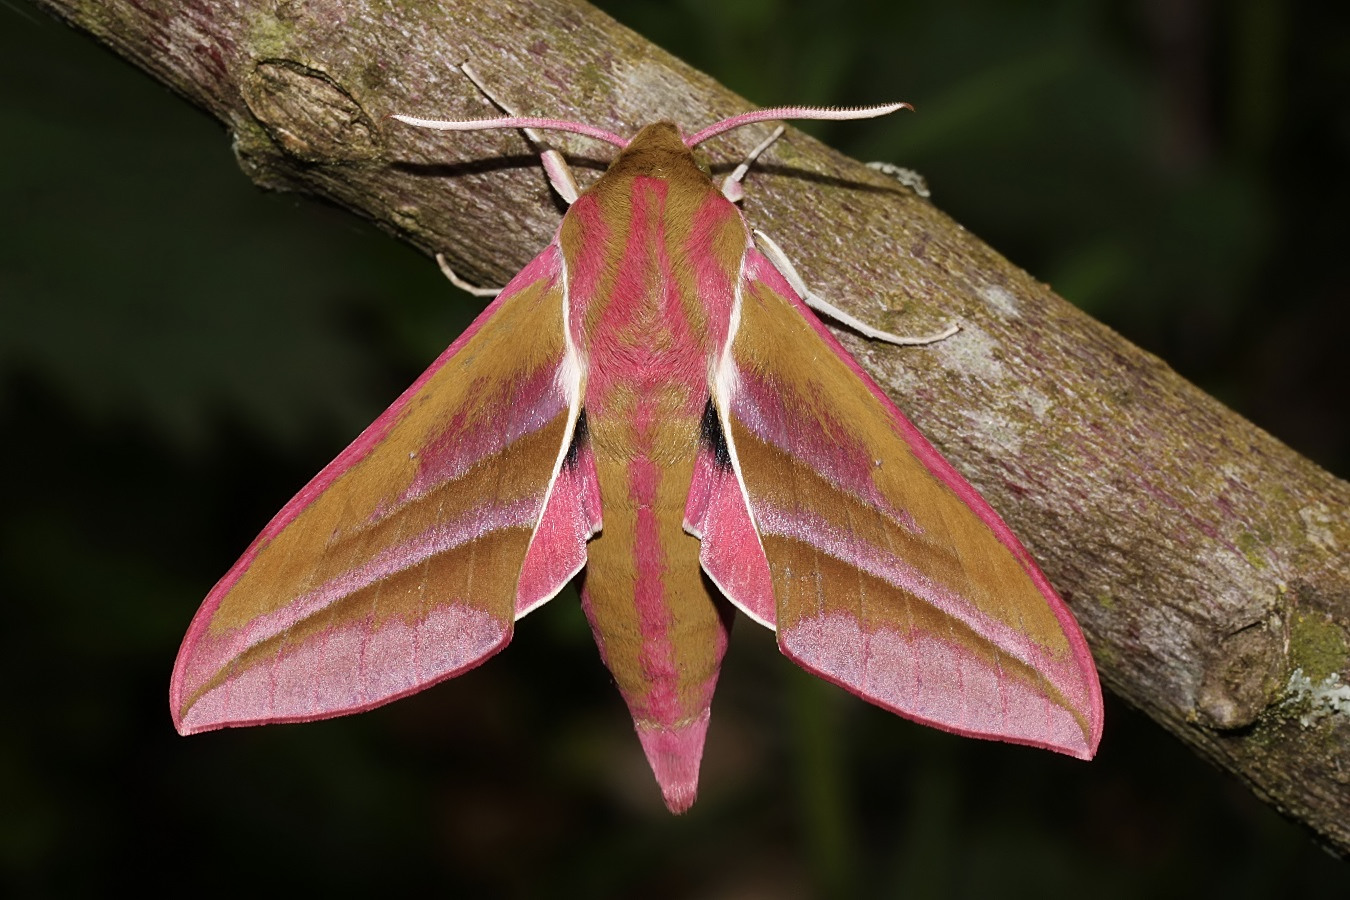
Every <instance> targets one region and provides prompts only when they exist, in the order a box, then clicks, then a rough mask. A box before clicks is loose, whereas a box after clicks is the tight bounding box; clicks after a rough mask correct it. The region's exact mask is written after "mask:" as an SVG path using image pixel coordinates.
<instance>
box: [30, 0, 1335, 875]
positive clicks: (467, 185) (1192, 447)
mask: <svg viewBox="0 0 1350 900" xmlns="http://www.w3.org/2000/svg"><path fill="white" fill-rule="evenodd" d="M39 2H40V3H41V5H43V6H45V7H46V8H48V9H49V10H51V11H53V12H55V13H56V14H57V15H60V16H62V17H63V18H65V19H67V20H69V21H70V22H71V23H72V24H74V25H76V26H77V27H79V28H82V29H84V30H86V31H88V32H90V33H92V34H94V35H95V36H97V37H98V38H99V39H100V40H103V41H105V42H106V43H108V44H110V45H111V46H112V47H114V48H115V49H116V50H117V51H118V52H119V53H121V54H123V55H124V56H126V57H127V58H128V59H130V60H132V61H133V62H135V63H136V64H137V65H139V66H141V67H143V68H144V69H146V70H147V71H149V72H151V73H152V74H154V75H155V76H156V77H157V78H159V79H161V80H162V81H164V82H165V83H167V84H169V85H170V86H172V87H173V88H174V89H175V90H177V91H178V92H180V93H181V94H183V95H184V96H185V97H187V98H188V99H189V100H191V101H192V102H194V103H196V104H198V105H199V106H202V107H204V108H205V109H207V110H209V111H210V112H211V113H212V114H213V115H215V116H217V117H218V118H219V119H220V120H221V121H222V122H223V123H225V126H226V127H227V129H229V131H230V133H231V135H232V137H233V140H234V146H235V150H236V153H237V155H238V158H239V162H240V164H241V166H242V167H243V168H244V171H245V172H247V173H248V175H249V176H250V177H251V178H252V179H253V180H254V181H256V182H257V183H258V184H260V185H264V186H266V187H270V188H276V189H283V190H296V191H304V192H307V193H311V194H315V195H318V196H321V197H325V198H327V199H329V200H331V201H334V202H336V203H339V204H341V205H343V206H345V207H347V208H349V209H351V210H353V211H354V212H357V213H359V214H361V215H364V216H367V217H369V218H370V219H372V220H374V221H376V222H377V223H379V224H380V225H382V226H383V227H385V228H386V229H388V230H389V231H391V232H393V233H395V234H396V235H398V236H399V237H400V238H402V239H404V240H407V241H410V242H411V243H413V244H415V245H416V246H418V247H420V248H422V249H423V250H425V251H428V252H431V251H440V252H443V253H445V254H446V255H447V257H448V258H449V259H450V261H451V262H452V263H453V264H454V265H455V267H456V268H457V269H458V271H459V272H460V273H461V274H462V275H463V276H465V277H466V278H468V279H469V280H471V281H477V282H479V283H490V284H501V283H504V282H505V280H506V279H507V278H509V276H510V275H511V274H513V273H514V272H515V271H516V270H518V269H519V268H521V267H522V266H523V265H524V264H525V263H526V262H527V261H528V260H529V259H530V258H531V257H532V256H533V255H534V254H535V253H536V252H538V250H539V249H540V248H541V247H542V246H543V245H544V244H545V243H546V242H547V241H548V240H549V239H550V237H551V236H552V232H553V230H554V228H555V227H556V225H557V222H558V218H559V215H560V211H559V208H558V205H557V202H556V200H554V199H553V197H552V195H551V194H550V193H549V190H548V187H547V183H546V181H545V180H544V177H543V175H542V174H541V172H540V170H539V169H538V167H537V165H536V160H535V158H534V156H533V152H532V150H531V149H530V147H529V145H527V143H526V142H525V141H524V139H523V138H522V137H521V135H520V134H519V133H517V132H482V133H469V134H457V135H444V134H438V133H430V132H425V131H418V130H414V129H411V128H406V127H403V126H400V125H399V124H397V123H394V122H391V121H388V120H386V119H385V118H384V117H385V116H386V115H387V114H389V113H393V112H406V113H412V114H417V115H428V116H437V117H445V118H452V117H476V116H482V115H489V114H492V113H493V110H491V109H490V108H489V107H487V106H485V104H484V101H483V98H482V96H481V95H480V94H479V93H478V92H477V91H476V90H475V89H474V88H473V86H472V85H471V84H470V83H469V82H468V81H467V80H466V79H465V78H464V77H463V75H462V74H461V73H460V72H459V71H458V70H457V69H456V67H455V64H456V63H459V62H461V61H463V60H466V59H468V60H472V61H473V62H474V64H475V67H476V69H477V71H478V72H479V74H480V75H481V76H483V77H484V78H485V79H486V80H487V81H488V83H490V84H491V85H492V86H493V87H494V92H495V93H496V94H497V95H498V96H499V97H501V98H503V99H505V100H506V101H507V102H509V103H510V104H512V105H513V106H515V107H516V109H517V110H518V111H519V112H521V113H522V114H535V115H555V116H560V117H566V118H572V119H577V120H581V121H585V122H588V123H591V124H594V125H597V126H600V127H602V128H605V129H608V130H611V131H615V132H618V133H621V134H632V133H634V132H635V130H636V129H637V127H638V126H640V125H641V124H643V123H646V122H649V121H654V120H656V119H661V118H668V119H672V120H674V121H676V122H679V123H681V124H683V125H685V126H686V127H688V128H693V127H698V126H701V125H702V124H705V123H707V122H709V121H712V120H713V119H716V118H721V117H723V116H726V115H730V114H733V113H736V112H739V111H742V110H744V109H746V108H747V106H746V104H745V103H744V101H742V100H740V99H739V98H737V97H735V96H734V95H732V94H731V93H729V92H728V91H726V90H725V89H723V88H721V87H719V86H718V85H717V84H716V83H714V82H713V81H712V80H711V79H710V78H708V77H707V76H705V75H703V74H701V73H699V72H696V71H694V70H692V69H691V68H690V67H688V66H687V65H684V64H683V63H681V62H680V61H679V60H677V59H674V58H672V57H671V56H669V55H668V54H666V53H664V52H662V51H661V50H659V49H658V48H656V47H654V46H653V45H651V44H649V43H647V42H646V41H645V40H643V39H642V38H640V37H639V36H637V35H635V34H633V33H631V32H629V31H627V30H626V29H624V28H623V27H621V26H620V25H618V24H617V23H615V22H614V21H612V20H610V19H609V18H607V17H606V16H604V15H603V14H602V13H600V12H598V11H596V10H595V9H593V8H591V7H589V6H586V5H584V4H582V3H579V2H567V0H536V2H525V0H474V2H472V3H466V2H461V3H456V2H449V0H447V2H441V3H396V2H390V0H192V2H169V0H100V2H98V3H88V2H77V0H39ZM767 127H768V126H764V127H763V130H756V129H755V128H747V129H744V130H742V131H740V132H736V133H733V134H732V135H729V136H728V137H727V138H725V139H719V140H717V141H714V142H710V144H709V145H707V151H708V153H709V155H710V156H712V157H713V158H714V159H716V160H722V161H729V162H734V161H737V160H739V159H740V157H741V156H742V155H743V154H744V153H745V151H747V150H748V149H749V148H750V146H752V145H753V144H754V143H755V142H757V141H758V140H759V139H760V138H761V137H762V136H763V134H764V133H766V132H767ZM550 140H552V141H553V143H554V145H555V146H557V147H559V148H560V149H562V150H563V151H564V152H565V153H567V154H568V155H569V158H570V159H571V160H572V162H573V164H574V166H579V167H580V174H581V176H582V178H583V181H584V180H585V178H586V176H587V175H588V174H589V175H591V176H593V175H594V174H595V172H596V171H598V170H599V169H601V168H603V165H604V161H605V160H606V159H607V158H609V154H610V153H611V151H610V149H609V148H607V147H605V146H603V145H598V144H596V143H595V142H591V141H586V140H583V139H574V138H571V137H568V136H559V137H556V138H550ZM745 209H746V214H747V216H748V217H749V218H750V220H751V221H752V223H754V224H755V225H757V226H758V227H761V228H764V229H766V230H767V231H769V233H770V234H772V235H774V236H776V237H777V239H778V240H779V242H780V243H781V244H782V245H783V246H784V248H785V249H786V250H787V252H788V253H789V255H790V256H792V257H793V259H794V260H795V261H796V263H797V265H798V268H799V269H800V270H801V271H802V273H803V275H804V276H805V277H806V279H807V281H808V282H809V283H810V284H811V285H812V286H813V288H814V289H816V290H817V291H818V292H819V293H821V294H823V295H824V296H826V297H829V298H831V299H833V300H834V301H835V302H837V303H838V304H839V305H840V306H843V307H845V308H846V309H849V310H850V311H851V312H853V313H855V314H857V315H859V316H860V317H862V318H864V319H865V320H868V321H870V322H872V323H874V324H877V325H879V326H881V327H885V328H887V329H888V330H892V331H902V332H906V333H922V332H925V331H928V330H931V329H932V328H933V327H934V326H936V325H938V324H940V323H945V322H947V321H950V320H953V319H955V320H959V321H960V322H961V324H962V326H963V330H962V331H961V333H960V334H959V335H957V336H956V337H954V338H951V339H950V340H948V341H946V342H944V343H942V344H940V345H938V346H936V347H933V348H928V349H918V350H915V349H897V348H891V347H886V346H882V345H877V344H873V343H869V342H866V341H863V340H860V339H857V338H855V337H854V336H852V335H848V334H844V335H842V340H843V341H844V342H845V344H846V345H847V346H848V347H849V348H850V350H852V351H853V352H854V353H855V355H856V356H857V357H858V359H859V360H860V362H861V363H862V364H863V365H864V367H865V368H867V369H868V371H870V372H871V373H872V375H873V376H874V377H875V378H876V379H877V381H878V382H879V383H880V384H881V385H882V386H883V387H884V388H886V389H887V390H888V391H889V392H890V393H891V394H892V395H893V396H894V397H895V399H896V400H897V402H898V403H899V404H900V406H901V407H902V408H903V409H905V410H907V411H908V412H909V413H910V415H911V417H912V418H913V419H914V421H915V423H916V424H917V425H918V426H919V427H920V428H921V429H922V430H923V431H924V432H925V433H927V434H928V435H929V436H930V437H931V438H932V440H933V441H934V443H935V444H936V445H937V446H938V447H939V448H940V449H941V450H942V451H943V452H944V453H945V454H946V455H947V456H948V457H949V458H950V459H951V460H952V461H953V463H954V464H955V465H956V466H957V468H959V469H960V470H961V471H962V472H963V473H964V474H965V475H966V476H967V477H968V478H969V479H970V481H971V482H972V483H973V484H974V485H975V486H976V487H977V488H978V489H979V490H980V491H981V492H983V493H984V494H985V496H986V497H988V498H989V500H990V502H991V503H992V504H993V505H994V506H995V507H996V508H997V509H998V510H999V511H1000V512H1001V513H1002V514H1003V516H1004V517H1005V518H1006V519H1007V520H1008V522H1009V524H1010V525H1011V526H1012V528H1013V529H1014V531H1016V532H1017V533H1018V534H1019V535H1020V536H1021V537H1022V539H1023V541H1024V542H1025V543H1026V544H1027V546H1028V548H1029V549H1030V550H1031V552H1032V553H1033V555H1034V556H1036V558H1037V559H1038V560H1039V561H1040V562H1041V564H1042V566H1043V568H1044V569H1045V571H1046V573H1047V575H1049V577H1050V580H1051V581H1052V582H1053V583H1054V584H1055V585H1056V586H1057V587H1058V588H1059V589H1060V590H1061V592H1062V593H1063V595H1064V597H1065V599H1066V600H1067V601H1068V602H1069V604H1070V606H1071V607H1072V608H1073V610H1074V612H1075V614H1076V615H1077V616H1078V619H1079V621H1080V622H1081V623H1082V626H1083V629H1084V631H1085V632H1086V634H1087V636H1088V640H1089V642H1090V643H1091V645H1092V649H1093V652H1094V654H1095V656H1096V660H1097V663H1098V666H1099V668H1100V671H1101V673H1102V677H1103V681H1104V682H1105V684H1106V685H1107V686H1108V687H1109V688H1110V689H1111V690H1113V691H1114V692H1116V693H1117V694H1118V695H1120V696H1122V697H1124V698H1125V699H1127V700H1128V701H1129V702H1131V703H1133V704H1135V705H1136V706H1138V707H1139V708H1141V709H1143V710H1144V711H1146V712H1147V713H1148V714H1149V715H1150V716H1152V717H1153V718H1154V719H1155V720H1156V721H1157V722H1158V723H1159V724H1161V725H1162V726H1163V727H1165V728H1167V729H1168V730H1170V731H1172V732H1173V733H1175V734H1176V735H1177V736H1179V737H1180V738H1181V739H1182V740H1183V741H1185V742H1186V743H1187V744H1188V745H1190V746H1191V747H1192V748H1194V749H1195V751H1196V752H1198V753H1200V754H1201V755H1203V756H1204V757H1206V758H1208V759H1210V760H1212V761H1213V762H1214V763H1215V764H1217V765H1219V766H1221V767H1222V768H1224V769H1227V770H1229V771H1232V772H1234V773H1236V774H1237V775H1238V776H1239V777H1241V778H1242V779H1243V780H1244V781H1245V782H1246V783H1247V784H1248V785H1249V786H1250V787H1251V789H1252V790H1253V791H1255V792H1256V793H1257V794H1258V795H1259V796H1261V797H1262V798H1263V799H1264V800H1266V801H1267V802H1268V803H1270V804H1272V805H1273V806H1275V807H1276V808H1278V809H1279V810H1281V811H1282V812H1284V813H1285V814H1286V815H1288V816H1289V817H1291V818H1293V819H1295V820H1297V821H1300V822H1302V823H1305V824H1306V825H1307V826H1308V827H1310V828H1311V829H1313V830H1314V831H1315V832H1316V833H1317V834H1318V835H1319V836H1320V838H1321V840H1323V841H1324V842H1325V843H1326V844H1328V845H1329V846H1330V847H1332V848H1334V849H1335V850H1337V851H1338V852H1340V853H1342V854H1344V853H1346V852H1350V639H1348V638H1347V633H1348V632H1350V555H1348V554H1347V548H1350V485H1347V484H1346V483H1345V482H1343V481H1339V480H1337V479H1335V478H1333V477H1332V476H1331V475H1329V474H1328V473H1327V472H1325V471H1323V470H1322V469H1320V468H1318V467H1317V466H1315V465H1313V464H1312V463H1310V462H1309V461H1307V460H1305V459H1303V458H1301V457H1300V456H1298V455H1297V454H1296V453H1294V452H1293V451H1291V450H1290V449H1289V448H1288V447H1285V446H1284V445H1283V444H1281V443H1280V442H1279V441H1277V440H1275V439H1274V438H1272V437H1271V436H1270V435H1268V434H1266V433H1265V432H1263V431H1261V430H1260V429H1258V428H1256V427H1255V426H1253V425H1252V424H1251V423H1249V422H1246V421H1244V420H1243V419H1242V418H1240V417H1239V416H1237V415H1236V414H1234V413H1233V412H1231V411H1230V410H1228V409H1226V408H1225V407H1223V406H1222V405H1221V404H1219V403H1218V402H1217V401H1215V400H1214V399H1213V398H1211V397H1208V396H1206V395H1205V394H1203V393H1202V392H1201V391H1199V390H1198V389H1196V388H1195V387H1194V386H1192V385H1190V384H1188V383H1187V382H1185V381H1184V380H1183V379H1181V378H1180V377H1179V376H1178V375H1177V374H1176V373H1175V372H1173V371H1172V370H1171V369H1170V368H1168V367H1167V365H1166V364H1164V363H1163V362H1162V361H1160V360H1159V359H1157V358H1155V357H1153V356H1151V355H1149V354H1148V353H1145V352H1143V351H1142V350H1140V349H1139V348H1137V347H1134V346H1132V345H1130V344H1129V343H1127V342H1126V341H1125V340H1123V339H1122V338H1121V337H1120V336H1119V335H1117V334H1115V333H1113V332H1112V331H1110V330H1109V329H1107V328H1106V327H1104V326H1102V325H1101V324H1099V323H1097V322H1095V321H1093V320H1092V319H1090V318H1088V317H1087V316H1085V315H1084V314H1082V313H1080V312H1079V311H1077V310H1076V309H1074V308H1073V307H1072V306H1070V305H1069V304H1067V303H1065V302H1064V301H1063V300H1061V299H1060V298H1058V297H1057V296H1055V295H1054V294H1053V293H1052V292H1051V291H1050V290H1049V288H1048V287H1047V286H1045V285H1043V284H1039V283H1037V282H1036V281H1035V280H1033V279H1032V278H1031V277H1029V276H1028V275H1027V274H1026V273H1025V272H1022V271H1020V270H1019V269H1017V268H1016V267H1014V266H1012V265H1011V264H1009V263H1008V262H1007V260H1005V259H1003V258H1002V257H1001V256H999V255H998V254H997V253H996V252H995V251H993V250H992V249H991V248H989V247H987V246H986V245H984V244H982V243H981V242H980V241H979V240H977V239H975V238H974V237H972V236H971V235H970V234H968V233H967V232H965V231H964V230H963V229H962V228H961V227H960V226H959V225H957V224H956V223H955V222H953V221H952V220H951V219H949V218H948V217H946V216H945V215H943V214H942V213H941V212H940V211H939V210H938V209H936V208H935V207H934V206H932V205H930V204H929V203H928V202H927V201H926V200H924V199H922V198H920V197H918V196H917V195H915V194H914V193H912V192H911V191H909V190H908V189H906V188H904V187H902V186H900V185H898V184H897V183H896V182H894V181H892V180H888V179H887V178H886V177H885V176H883V175H880V174H878V173H877V172H874V171H871V170H869V169H867V168H865V167H863V166H861V165H860V164H858V163H856V162H854V161H852V160H849V159H846V158H844V157H842V156H840V155H839V154H837V153H834V152H833V151H831V150H830V149H829V148H827V147H824V146H822V145H820V144H819V143H817V142H816V141H814V140H812V139H810V138H808V137H806V136H804V135H802V134H801V133H799V132H794V131H791V130H790V131H789V132H788V135H787V137H786V138H785V139H783V140H782V141H780V142H779V143H778V144H777V145H776V146H775V147H774V148H773V149H772V150H771V151H770V152H769V153H768V154H767V155H766V158H765V159H764V160H763V162H762V164H760V165H759V166H757V168H756V169H755V170H754V173H753V175H752V176H751V181H750V183H749V189H748V199H747V201H746V203H745ZM902 305H903V312H901V311H900V310H901V306H902ZM1105 740H1107V741H1110V740H1111V736H1110V723H1109V722H1108V723H1107V731H1106V738H1105Z"/></svg>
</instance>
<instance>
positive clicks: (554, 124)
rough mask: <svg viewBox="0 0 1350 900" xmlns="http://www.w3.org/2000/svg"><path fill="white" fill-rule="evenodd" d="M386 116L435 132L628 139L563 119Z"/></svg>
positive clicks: (620, 142)
mask: <svg viewBox="0 0 1350 900" xmlns="http://www.w3.org/2000/svg"><path fill="white" fill-rule="evenodd" d="M388 118H390V119H397V120H398V121H400V122H402V123H404V124H405V125H412V126H415V127H417V128H434V129H435V130H437V131H484V130H487V129H491V128H538V129H541V130H543V131H568V132H571V133H572V134H579V135H582V136H583V137H589V138H595V139H596V140H597V141H604V142H605V143H607V144H613V145H614V146H615V147H618V148H619V149H620V150H622V149H623V148H624V147H627V146H628V141H627V140H626V139H625V138H621V137H619V136H618V135H617V134H614V133H612V132H609V131H605V130H604V129H603V128H596V127H595V126H594V125H585V124H583V123H581V122H568V121H565V120H563V119H535V118H531V117H529V116H509V117H507V118H502V119H419V118H417V117H415V116H404V115H398V114H391V115H390V116H388Z"/></svg>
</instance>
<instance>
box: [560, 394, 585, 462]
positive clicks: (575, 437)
mask: <svg viewBox="0 0 1350 900" xmlns="http://www.w3.org/2000/svg"><path fill="white" fill-rule="evenodd" d="M590 440H591V426H590V425H588V424H586V409H585V407H583V408H582V410H581V412H579V413H577V426H576V427H575V428H573V429H572V443H570V444H568V445H567V455H566V456H564V457H563V465H564V466H565V467H567V468H569V469H575V468H576V467H577V460H578V459H579V458H580V457H581V449H582V448H583V447H585V446H586V445H587V444H588V443H590Z"/></svg>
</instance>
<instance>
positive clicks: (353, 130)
mask: <svg viewBox="0 0 1350 900" xmlns="http://www.w3.org/2000/svg"><path fill="white" fill-rule="evenodd" d="M240 88H241V91H242V93H243V96H244V102H245V103H247V104H248V108H249V111H250V112H252V113H253V116H254V117H255V118H256V119H257V120H258V122H259V124H261V125H262V127H263V128H264V129H265V130H266V131H267V134H268V135H269V136H270V137H271V138H272V141H273V142H274V143H275V144H276V145H277V146H278V147H280V148H281V150H282V152H284V153H286V154H287V155H288V156H292V157H295V158H296V159H299V160H301V161H303V162H306V163H350V162H358V161H362V160H367V159H371V158H373V157H375V156H376V155H377V153H378V135H379V131H378V129H376V127H375V123H374V122H373V121H372V119H371V118H370V116H368V115H366V112H365V110H364V109H362V108H361V104H359V103H357V102H356V99H355V98H354V97H352V95H351V94H350V93H348V92H347V91H346V90H344V89H343V88H342V86H341V85H339V84H338V83H337V82H336V81H334V80H333V79H332V78H331V77H330V76H329V75H328V74H326V73H325V72H322V71H320V70H318V69H315V68H312V67H310V66H306V65H303V64H301V63H298V62H295V61H293V60H288V59H265V60H262V61H261V62H259V63H258V64H257V65H255V66H254V67H253V70H252V71H251V72H249V73H248V74H247V75H246V76H245V77H244V79H243V80H242V82H241V84H240Z"/></svg>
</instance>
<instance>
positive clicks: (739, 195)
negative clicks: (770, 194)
mask: <svg viewBox="0 0 1350 900" xmlns="http://www.w3.org/2000/svg"><path fill="white" fill-rule="evenodd" d="M785 130H786V129H785V128H783V126H782V125H779V126H778V127H777V128H775V129H774V130H773V134H771V135H769V136H768V137H766V138H765V139H764V140H763V141H761V142H760V144H759V146H758V147H756V148H755V149H753V150H751V151H750V155H749V156H747V157H746V158H745V162H743V163H741V164H740V165H739V166H737V167H736V169H735V171H733V172H732V173H731V174H730V175H728V176H727V177H726V180H725V181H723V182H722V196H723V197H726V198H727V199H728V200H730V201H731V202H732V203H740V202H741V200H742V199H743V198H744V197H745V188H744V187H742V186H741V179H742V178H744V177H745V173H746V172H749V171H750V167H751V166H752V165H754V162H755V160H757V159H759V155H760V154H761V153H763V152H764V151H765V150H768V149H769V147H770V145H772V144H773V142H774V141H776V140H778V139H779V138H780V137H782V136H783V132H784V131H785Z"/></svg>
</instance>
